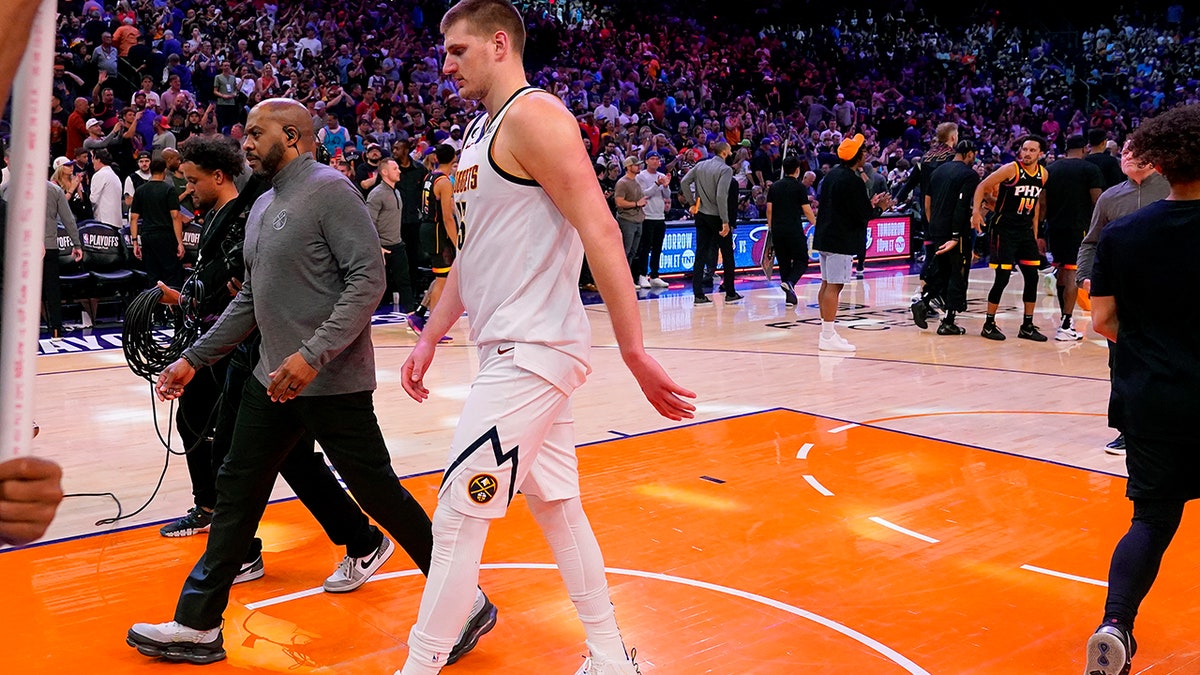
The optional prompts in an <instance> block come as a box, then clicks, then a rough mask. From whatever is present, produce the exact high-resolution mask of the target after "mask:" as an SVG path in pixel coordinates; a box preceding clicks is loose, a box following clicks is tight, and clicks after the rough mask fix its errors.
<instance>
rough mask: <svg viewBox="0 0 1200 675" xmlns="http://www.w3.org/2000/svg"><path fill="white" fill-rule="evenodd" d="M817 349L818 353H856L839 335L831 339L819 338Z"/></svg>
mask: <svg viewBox="0 0 1200 675" xmlns="http://www.w3.org/2000/svg"><path fill="white" fill-rule="evenodd" d="M817 348H818V350H819V351H823V352H843V353H853V352H854V351H856V350H855V348H854V345H852V344H850V343H849V342H847V341H846V339H845V338H843V337H842V336H841V335H837V334H836V333H835V334H834V335H833V337H825V336H821V339H820V341H819V342H818V343H817Z"/></svg>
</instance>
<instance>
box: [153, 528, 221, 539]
mask: <svg viewBox="0 0 1200 675" xmlns="http://www.w3.org/2000/svg"><path fill="white" fill-rule="evenodd" d="M209 527H211V526H210V525H205V526H204V527H199V528H193V529H189V530H175V531H173V532H163V531H162V530H159V531H158V533H159V534H161V535H162V536H164V537H169V538H172V539H173V538H175V537H191V536H194V535H197V534H204V533H205V532H208V529H209Z"/></svg>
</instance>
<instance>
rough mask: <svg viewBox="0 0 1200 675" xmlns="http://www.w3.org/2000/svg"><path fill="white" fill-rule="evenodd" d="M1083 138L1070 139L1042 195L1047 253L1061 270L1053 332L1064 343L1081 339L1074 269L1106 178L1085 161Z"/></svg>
mask: <svg viewBox="0 0 1200 675" xmlns="http://www.w3.org/2000/svg"><path fill="white" fill-rule="evenodd" d="M1084 145H1085V143H1084V140H1083V136H1081V135H1079V134H1076V135H1073V136H1071V137H1070V138H1068V139H1067V156H1066V157H1065V158H1063V159H1059V160H1057V161H1055V162H1054V163H1053V164H1051V165H1050V166H1049V167H1047V169H1046V174H1047V175H1046V187H1045V188H1044V190H1043V192H1042V199H1043V200H1044V202H1043V207H1044V208H1045V210H1046V227H1045V229H1044V230H1043V233H1042V236H1043V237H1044V238H1045V241H1046V244H1047V245H1046V246H1045V248H1046V250H1048V251H1049V252H1050V257H1051V258H1053V260H1054V266H1055V267H1056V268H1058V273H1057V274H1056V275H1055V276H1056V277H1057V278H1058V306H1059V308H1060V309H1062V322H1061V323H1060V324H1059V326H1058V329H1057V330H1056V331H1055V333H1054V339H1055V340H1059V341H1061V342H1071V341H1075V340H1082V339H1083V335H1082V334H1081V333H1079V332H1077V331H1076V330H1075V325H1074V319H1073V318H1072V317H1071V315H1072V314H1073V313H1074V312H1075V297H1076V295H1077V294H1076V291H1075V270H1076V269H1077V261H1078V256H1079V245H1080V244H1082V243H1083V235H1085V234H1087V231H1088V227H1089V226H1090V225H1091V223H1092V208H1093V207H1094V206H1095V205H1096V200H1097V199H1099V198H1100V193H1101V192H1103V191H1104V176H1103V175H1102V174H1101V173H1100V169H1099V168H1097V167H1096V165H1095V164H1092V163H1091V162H1088V161H1086V160H1084V159H1083V152H1084Z"/></svg>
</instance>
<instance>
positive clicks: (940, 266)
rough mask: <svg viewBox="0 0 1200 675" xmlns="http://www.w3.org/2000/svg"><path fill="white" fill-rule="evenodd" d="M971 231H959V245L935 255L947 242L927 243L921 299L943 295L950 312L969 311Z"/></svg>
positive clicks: (925, 299)
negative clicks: (968, 285)
mask: <svg viewBox="0 0 1200 675" xmlns="http://www.w3.org/2000/svg"><path fill="white" fill-rule="evenodd" d="M972 239H973V237H972V236H971V233H970V232H968V233H967V234H960V235H959V236H958V238H957V239H955V241H957V242H958V245H957V246H955V247H954V248H952V249H950V250H949V251H946V252H945V253H943V254H941V255H936V251H937V249H938V247H939V246H941V244H942V243H944V242H934V243H933V244H931V245H930V246H928V247H927V250H928V252H927V253H926V257H925V266H924V269H923V270H922V272H921V278H922V279H924V280H925V286H924V288H922V289H921V300H923V301H924V302H926V303H928V302H929V301H930V300H932V299H933V298H941V299H942V301H943V303H944V304H945V306H946V309H947V310H948V311H951V312H965V311H967V283H968V278H969V275H970V274H971V247H972V246H973V245H974V242H973V241H972Z"/></svg>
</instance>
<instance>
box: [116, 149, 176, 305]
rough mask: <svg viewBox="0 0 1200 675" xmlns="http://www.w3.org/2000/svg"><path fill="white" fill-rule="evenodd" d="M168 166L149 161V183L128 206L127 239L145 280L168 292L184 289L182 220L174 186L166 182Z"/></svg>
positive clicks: (138, 191)
mask: <svg viewBox="0 0 1200 675" xmlns="http://www.w3.org/2000/svg"><path fill="white" fill-rule="evenodd" d="M166 172H167V163H166V161H165V160H163V158H162V157H156V158H154V159H151V160H150V180H149V181H147V182H146V183H145V184H143V185H142V186H141V187H139V188H138V189H137V190H135V191H134V193H133V201H132V202H131V203H130V205H129V238H130V239H132V240H133V255H134V257H136V258H137V259H138V260H141V261H142V262H144V263H145V264H146V280H147V281H148V282H149V283H150V285H151V286H153V285H154V284H155V283H157V282H159V281H161V282H163V283H164V284H166V285H168V286H170V287H171V288H179V287H180V286H182V285H183V263H182V262H181V261H182V259H183V220H182V219H181V218H180V216H179V197H178V196H177V195H176V194H175V186H174V185H172V184H170V183H168V182H166V180H165V175H166Z"/></svg>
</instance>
